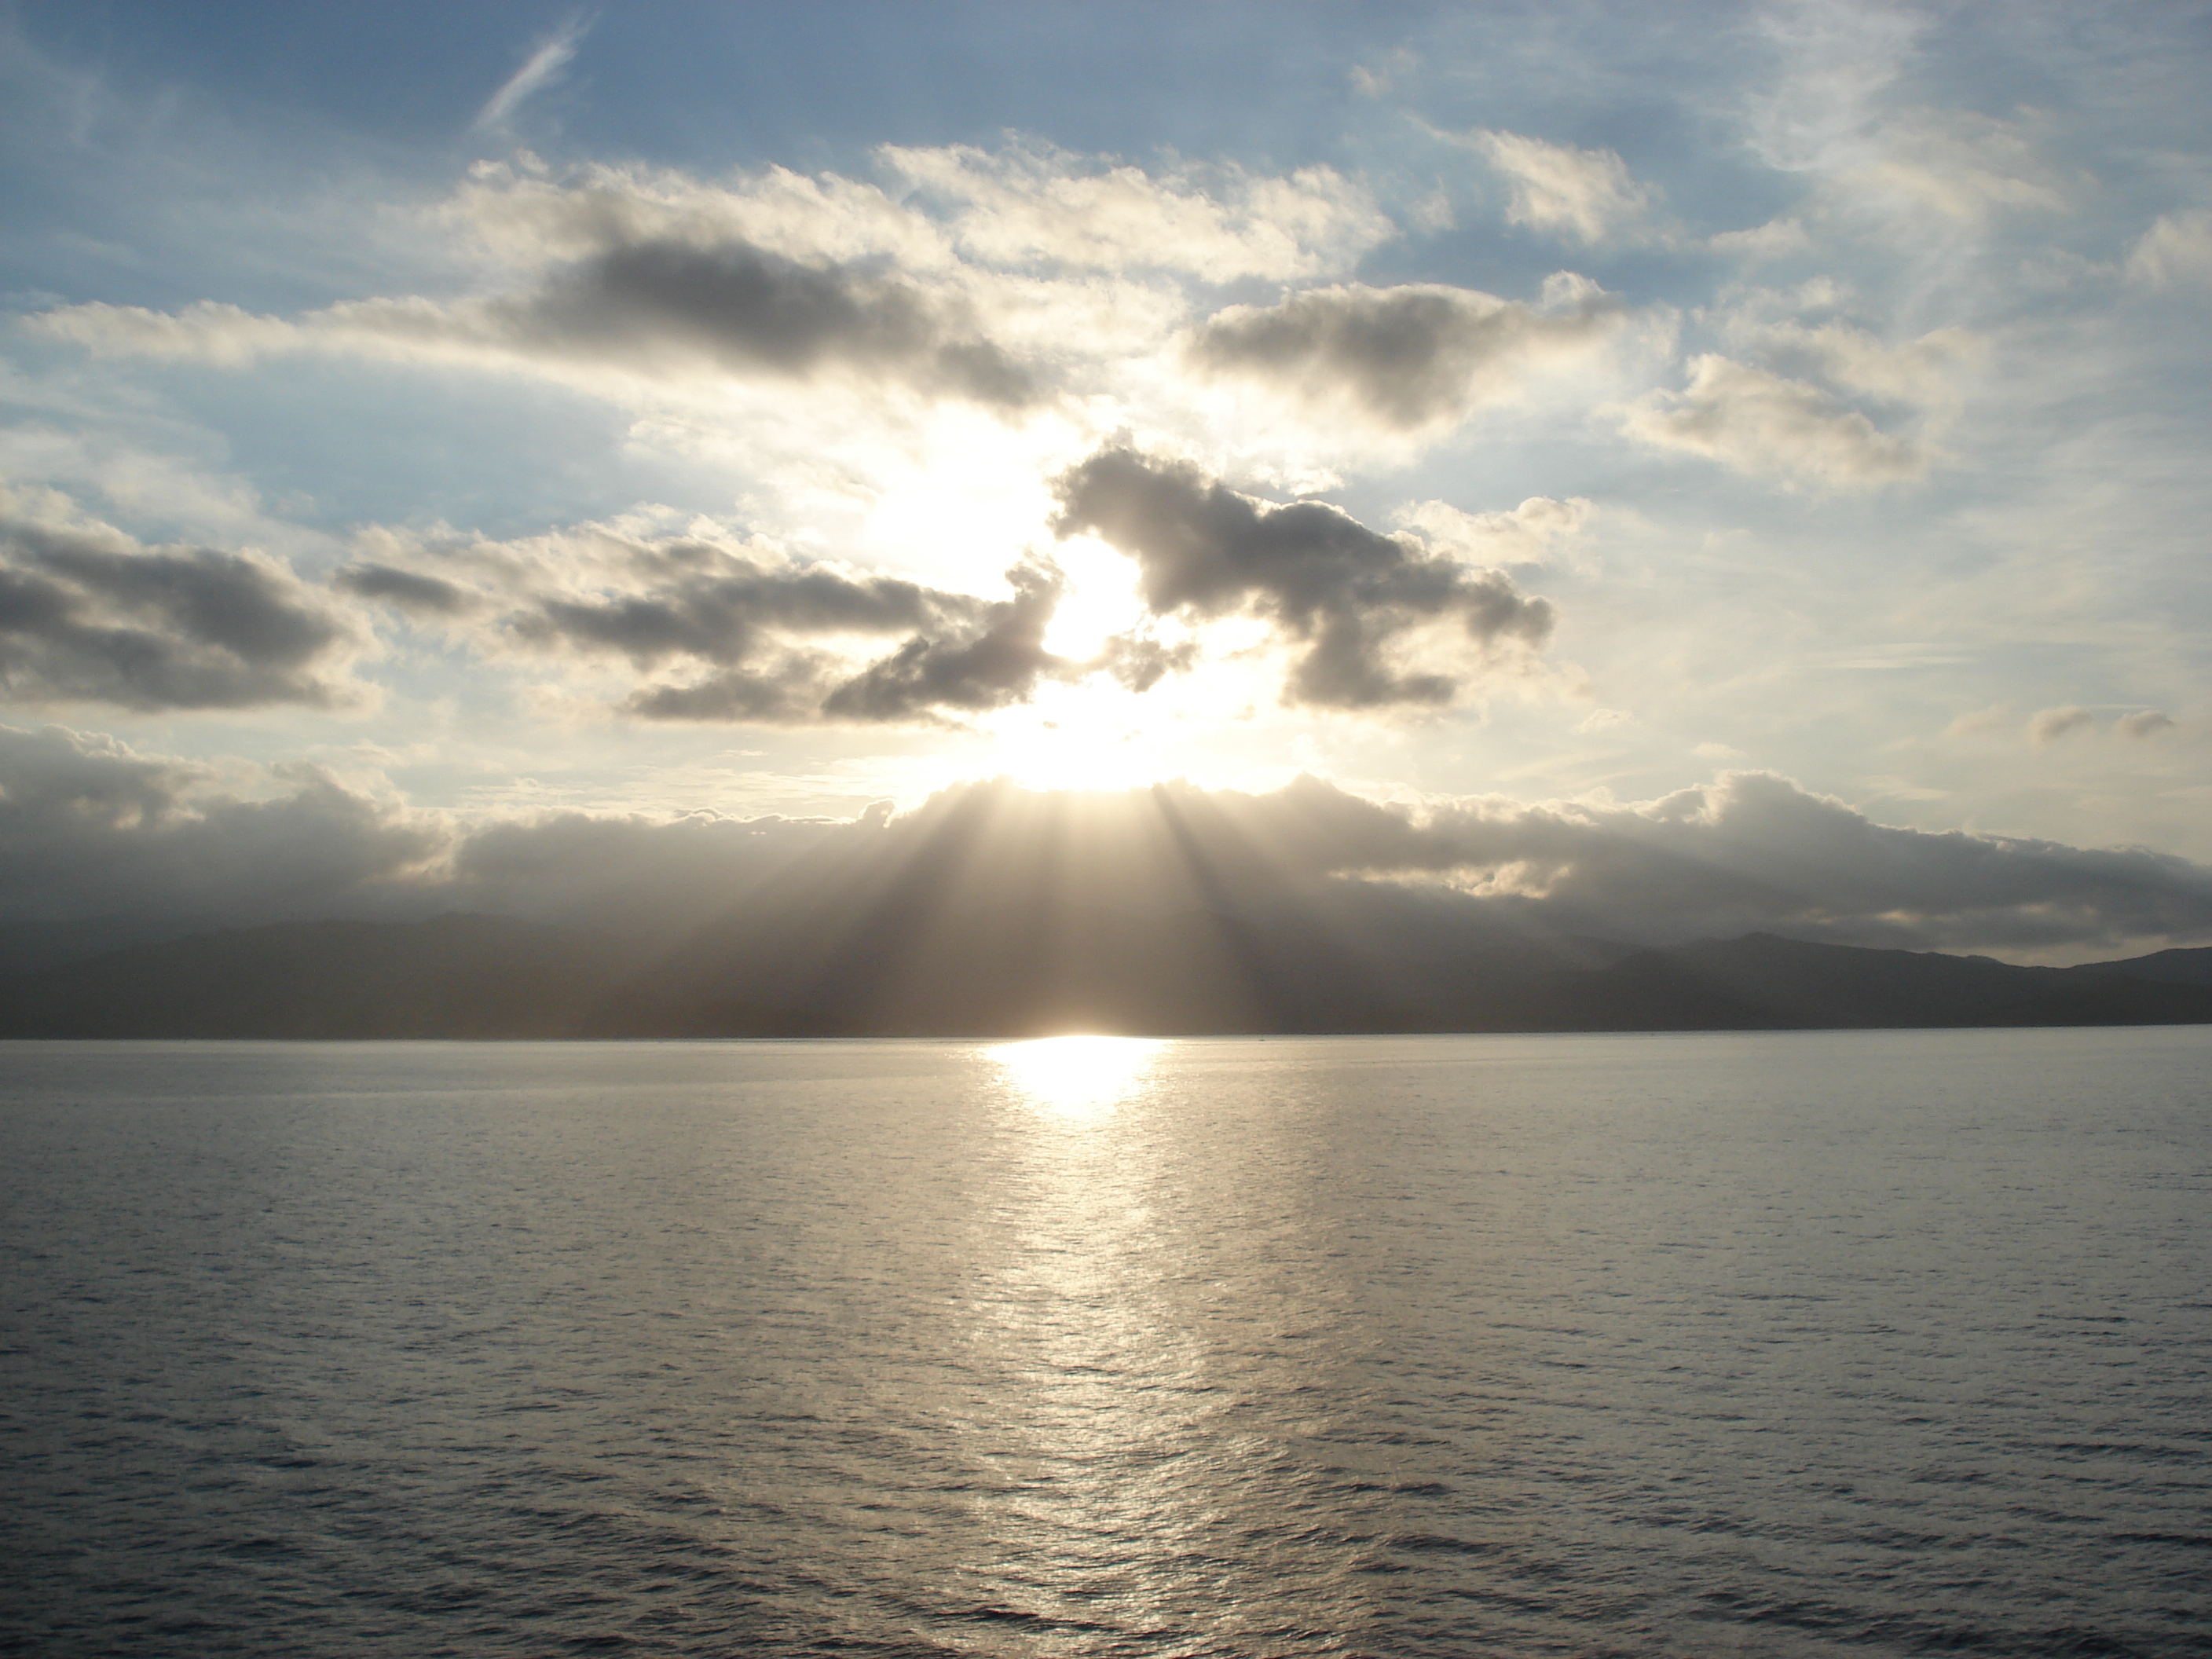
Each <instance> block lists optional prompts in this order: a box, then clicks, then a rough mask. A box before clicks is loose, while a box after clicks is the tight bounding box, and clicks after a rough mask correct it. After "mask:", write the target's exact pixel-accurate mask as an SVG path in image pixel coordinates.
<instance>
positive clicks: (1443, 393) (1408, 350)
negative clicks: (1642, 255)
mask: <svg viewBox="0 0 2212 1659" xmlns="http://www.w3.org/2000/svg"><path fill="white" fill-rule="evenodd" d="M1621 317H1622V313H1621V311H1620V307H1619V306H1618V304H1617V303H1616V302H1614V301H1610V300H1608V299H1607V298H1606V297H1605V296H1603V295H1598V294H1596V293H1595V290H1591V291H1589V293H1588V295H1586V296H1584V297H1581V298H1578V299H1577V300H1576V301H1574V302H1573V303H1571V305H1570V306H1569V307H1567V308H1565V309H1563V310H1559V311H1540V310H1537V309H1535V308H1534V307H1529V306H1525V305H1521V304H1518V303H1516V302H1515V301H1510V300H1501V299H1499V298H1498V297H1497V296H1496V295H1489V294H1482V293H1478V292H1476V291H1474V289H1459V288H1443V287H1438V286H1436V285H1434V284H1428V283H1419V284H1408V285H1407V286H1405V287H1401V288H1387V289H1375V288H1366V287H1362V286H1359V285H1358V284H1353V285H1350V286H1346V287H1342V288H1329V289H1314V290H1312V291H1310V292H1308V293H1304V294H1296V295H1291V297H1290V298H1289V299H1286V300H1285V301H1283V302H1282V303H1281V304H1279V305H1275V306H1268V307H1258V306H1232V307H1230V308H1229V309H1228V310H1226V311H1224V312H1221V313H1218V315H1216V316H1215V317H1213V318H1212V319H1210V320H1209V321H1207V322H1206V324H1205V325H1203V326H1202V327H1200V329H1199V330H1198V331H1197V332H1196V334H1195V335H1194V336H1193V337H1192V338H1191V341H1190V343H1189V356H1190V359H1191V361H1192V362H1193V363H1194V365H1196V366H1197V367H1198V368H1200V369H1201V370H1204V371H1206V372H1208V373H1211V374H1239V375H1247V376H1250V377H1253V378H1255V379H1259V380H1265V381H1267V383H1269V384H1270V385H1273V386H1278V387H1279V388H1281V389H1283V390H1285V391H1287V392H1292V393H1294V394H1295V395H1297V396H1298V397H1299V398H1303V399H1304V400H1305V401H1307V402H1309V403H1311V404H1316V405H1321V406H1328V405H1333V404H1341V403H1343V402H1345V401H1346V400H1348V401H1349V402H1350V404H1352V407H1354V408H1356V409H1358V410H1360V411H1362V412H1364V414H1365V415H1366V416H1368V417H1369V418H1370V419H1371V420H1373V421H1375V422H1377V423H1379V424H1380V425H1383V426H1384V427H1387V428H1391V429H1393V430H1396V431H1411V430H1413V429H1414V428H1419V427H1424V426H1428V425H1431V424H1432V423H1435V422H1440V421H1447V420H1454V419H1457V418H1458V417H1459V416H1462V415H1464V414H1465V413H1466V412H1467V411H1468V410H1469V409H1470V408H1472V407H1473V406H1474V405H1475V404H1480V403H1483V402H1487V401H1492V400H1495V399H1497V398H1504V397H1507V396H1510V395H1511V394H1512V393H1513V392H1515V391H1516V390H1517V389H1518V387H1519V386H1520V385H1521V384H1522V381H1523V380H1525V378H1526V377H1527V376H1528V375H1529V374H1532V373H1534V372H1538V371H1541V369H1543V368H1546V367H1547V366H1548V365H1553V364H1556V363H1559V362H1564V361H1567V360H1571V359H1574V358H1577V357H1580V356H1584V355H1586V354H1587V353H1588V352H1589V351H1590V350H1591V349H1592V348H1594V347H1596V346H1599V345H1601V344H1602V343H1604V342H1605V341H1606V340H1607V339H1608V338H1609V337H1611V336H1612V335H1613V333H1614V332H1615V331H1617V330H1618V329H1619V327H1620V322H1621Z"/></svg>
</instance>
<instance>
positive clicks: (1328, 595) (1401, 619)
mask: <svg viewBox="0 0 2212 1659" xmlns="http://www.w3.org/2000/svg"><path fill="white" fill-rule="evenodd" d="M1055 489H1056V492H1057V494H1058V496H1059V499H1060V513H1059V516H1058V517H1057V518H1056V519H1055V520H1054V528H1055V529H1057V530H1058V531H1059V532H1060V534H1061V535H1063V536H1069V535H1074V534H1077V533H1079V532H1091V533H1093V534H1095V535H1097V536H1098V537H1100V538H1103V540H1105V541H1108V542H1110V543H1111V544H1113V545H1115V547H1118V548H1120V549H1121V550H1122V551H1123V552H1125V553H1127V554H1129V555H1130V556H1133V558H1135V559H1136V561H1137V562H1138V564H1139V568H1140V569H1141V571H1142V580H1143V591H1144V595H1145V601H1146V605H1148V606H1149V607H1150V608H1151V610H1152V612H1153V614H1154V615H1156V616H1163V617H1164V616H1170V615H1173V614H1176V613H1183V614H1186V615H1188V616H1192V617H1218V616H1223V615H1225V614H1228V613H1231V612H1235V611H1249V612H1251V613H1253V614H1255V615H1259V616H1261V617H1266V618H1267V620H1268V622H1269V623H1272V624H1273V626H1274V627H1275V628H1276V629H1278V630H1279V631H1280V632H1281V633H1282V634H1284V635H1286V636H1287V637H1288V638H1290V639H1291V640H1294V641H1297V642H1298V643H1300V644H1302V645H1303V646H1304V647H1305V649H1304V654H1303V655H1302V656H1301V657H1300V658H1299V659H1298V661H1297V665H1296V666H1295V667H1294V668H1293V669H1292V670H1291V676H1290V680H1289V683H1288V684H1287V685H1286V686H1285V692H1284V696H1285V701H1287V702H1300V703H1309V704H1313V705H1316V706H1318V707H1325V708H1377V707H1382V706H1384V705H1388V704H1393V703H1431V704H1432V703H1441V702H1449V700H1450V699H1451V698H1452V697H1453V696H1455V694H1456V693H1457V692H1458V690H1460V684H1461V682H1460V681H1459V679H1458V678H1455V677H1454V676H1453V675H1450V674H1447V673H1442V672H1428V671H1407V670H1405V669H1403V668H1401V667H1399V666H1396V665H1394V664H1393V663H1392V661H1391V660H1390V658H1391V654H1392V652H1393V649H1394V647H1396V646H1397V645H1399V644H1400V643H1401V641H1403V639H1404V636H1405V635H1407V633H1408V632H1409V631H1410V630H1412V629H1415V628H1417V627H1419V626H1420V625H1421V624H1423V623H1431V622H1435V621H1439V620H1442V621H1448V622H1453V623H1457V624H1458V625H1459V627H1460V629H1461V630H1462V632H1463V633H1464V635H1465V636H1466V638H1467V639H1468V640H1469V641H1472V642H1474V644H1475V645H1476V646H1478V647H1483V648H1484V649H1486V650H1487V649H1491V648H1494V647H1499V646H1503V645H1508V644H1513V645H1521V646H1532V647H1533V646H1537V645H1541V644H1542V643H1543V641H1545V640H1546V639H1547V638H1548V637H1549V635H1550V634H1551V630H1552V624H1553V610H1552V607H1551V605H1549V604H1548V603H1547V601H1545V600H1543V599H1531V598H1529V597H1528V596H1527V595H1525V594H1523V593H1522V592H1521V591H1520V590H1519V589H1518V588H1516V586H1514V585H1513V582H1512V580H1511V579H1510V577H1508V576H1506V575H1505V574H1504V573H1503V572H1501V571H1496V570H1480V569H1475V568H1470V567H1468V566H1466V565H1463V564H1460V563H1457V562H1454V561H1452V560H1449V559H1443V558H1431V557H1428V556H1425V555H1424V554H1423V553H1422V552H1421V551H1420V550H1419V546H1418V544H1415V543H1413V542H1412V541H1410V540H1406V539H1401V538H1396V537H1391V536H1384V535H1381V534H1378V533H1377V532H1375V531H1372V530H1370V529H1368V528H1367V527H1366V526H1364V525H1362V524H1360V523H1359V522H1358V520H1355V519H1353V518H1352V517H1351V516H1350V515H1349V514H1347V513H1343V512H1341V511H1340V510H1339V509H1338V508H1336V507H1329V506H1327V505H1324V504H1322V503H1320V502H1316V501H1301V502H1297V503H1294V504H1292V505H1290V506H1276V505H1273V504H1272V503H1270V502H1267V501H1260V500H1257V499H1255V497H1252V496H1249V495H1239V494H1238V493H1237V491H1235V490H1233V489H1229V488H1228V487H1227V486H1226V485H1225V484H1223V483H1220V482H1219V481H1218V480H1216V479H1212V478H1209V477H1206V475H1205V474H1204V473H1202V472H1201V471H1199V470H1198V469H1197V468H1196V467H1194V466H1193V465H1189V464H1188V463H1187V462H1182V461H1169V460H1160V459H1153V458H1152V457H1149V456H1146V455H1143V454H1140V453H1138V452H1136V451H1135V450H1132V449H1126V448H1113V449H1106V450H1102V451H1100V452H1099V453H1097V454H1095V455H1093V456H1091V459H1088V460H1086V461H1085V462H1083V463H1082V464H1081V465H1079V466H1076V467H1073V468H1072V469H1070V470H1069V471H1067V472H1066V473H1063V474H1062V475H1061V476H1060V478H1059V479H1058V480H1057V482H1056V484H1055Z"/></svg>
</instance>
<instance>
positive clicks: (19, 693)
mask: <svg viewBox="0 0 2212 1659" xmlns="http://www.w3.org/2000/svg"><path fill="white" fill-rule="evenodd" d="M356 643H357V641H356V636H355V634H354V632H353V630H352V629H351V628H350V627H349V625H348V624H347V623H346V622H345V621H344V619H343V617H340V616H339V615H338V614H337V612H336V611H334V610H333V609H332V608H331V605H329V604H328V603H327V602H326V601H325V600H323V599H319V598H318V597H317V596H316V595H315V594H314V593H313V592H311V591H310V590H309V589H307V587H305V586H302V585H301V583H300V582H299V581H298V580H295V578H294V577H293V576H292V575H291V574H290V573H289V572H288V571H286V570H285V569H283V568H282V567H281V566H279V565H277V564H276V563H275V562H273V561H270V560H267V559H262V558H258V557H254V556H251V555H246V554H235V553H222V552H217V551H216V550H214V549H211V548H205V547H163V548H146V547H143V546H141V545H139V544H137V543H136V542H134V541H132V540H131V538H129V537H127V536H125V535H123V534H122V533H121V532H118V531H114V530H112V529H109V528H107V527H106V526H90V527H83V526H57V525H53V524H49V523H43V522H39V521H36V520H27V519H21V518H8V519H0V693H3V694H4V696H6V697H7V698H8V699H9V701H12V702H103V703H111V704H114V705H117V706H118V707H121V708H136V709H161V708H251V707H254V706H257V705H261V704H267V703H306V704H308V705H311V706H313V707H318V708H326V707H330V706H332V705H335V704H337V703H341V702H346V701H348V698H349V688H348V687H347V686H346V685H345V684H343V678H342V674H341V664H340V659H342V658H343V656H344V655H345V654H346V653H347V651H348V650H349V648H350V647H352V646H354V645H355V644H356Z"/></svg>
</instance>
